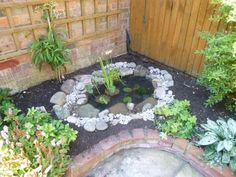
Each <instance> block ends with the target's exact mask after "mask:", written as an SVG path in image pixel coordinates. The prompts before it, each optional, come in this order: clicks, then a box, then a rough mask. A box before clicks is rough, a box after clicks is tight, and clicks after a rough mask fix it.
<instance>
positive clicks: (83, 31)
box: [79, 0, 85, 35]
mask: <svg viewBox="0 0 236 177" xmlns="http://www.w3.org/2000/svg"><path fill="white" fill-rule="evenodd" d="M79 1H80V11H81V16H83V15H84V7H83V4H84V3H83V2H84V0H79ZM81 24H82V35H84V34H85V24H84V20H82V21H81Z"/></svg>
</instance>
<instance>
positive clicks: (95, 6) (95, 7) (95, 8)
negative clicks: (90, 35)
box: [93, 0, 97, 32]
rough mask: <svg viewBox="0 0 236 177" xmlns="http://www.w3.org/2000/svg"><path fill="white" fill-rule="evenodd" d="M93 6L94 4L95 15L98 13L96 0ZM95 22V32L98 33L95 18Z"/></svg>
mask: <svg viewBox="0 0 236 177" xmlns="http://www.w3.org/2000/svg"><path fill="white" fill-rule="evenodd" d="M93 4H94V13H95V14H96V13H97V3H96V0H94V1H93ZM94 21H95V32H97V18H95V19H94Z"/></svg>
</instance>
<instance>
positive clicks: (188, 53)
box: [130, 0, 226, 75]
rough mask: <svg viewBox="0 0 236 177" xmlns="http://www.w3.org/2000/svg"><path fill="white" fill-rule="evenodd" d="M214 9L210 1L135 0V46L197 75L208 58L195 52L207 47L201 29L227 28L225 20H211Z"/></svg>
mask: <svg viewBox="0 0 236 177" xmlns="http://www.w3.org/2000/svg"><path fill="white" fill-rule="evenodd" d="M214 9H215V7H214V6H213V5H212V4H210V0H132V1H131V19H130V20H131V27H130V28H131V29H130V30H131V37H132V42H131V46H132V49H133V50H134V51H137V52H139V53H141V54H143V55H146V56H148V57H150V58H153V59H155V60H157V61H159V62H161V63H164V64H166V65H169V66H172V67H175V68H177V69H179V70H182V71H185V72H187V73H190V74H192V75H197V74H198V73H199V72H200V71H201V69H202V66H203V63H204V58H203V56H200V55H197V54H195V51H196V50H200V49H203V48H204V47H205V46H206V42H205V41H203V40H202V39H200V36H199V32H200V31H211V32H216V31H222V30H225V29H226V26H225V25H224V24H223V23H217V22H213V21H210V20H209V17H210V16H211V15H212V14H213V13H214Z"/></svg>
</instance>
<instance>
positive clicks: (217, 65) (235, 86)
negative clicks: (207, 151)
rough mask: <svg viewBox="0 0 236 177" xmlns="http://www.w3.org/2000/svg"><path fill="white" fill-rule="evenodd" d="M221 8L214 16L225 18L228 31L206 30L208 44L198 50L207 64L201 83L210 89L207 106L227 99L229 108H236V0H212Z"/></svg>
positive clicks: (204, 34)
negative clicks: (207, 31) (210, 31)
mask: <svg viewBox="0 0 236 177" xmlns="http://www.w3.org/2000/svg"><path fill="white" fill-rule="evenodd" d="M212 3H213V4H215V5H217V6H216V7H217V8H218V10H217V11H216V13H215V14H214V15H213V17H212V19H214V20H216V21H220V20H221V21H224V22H225V23H227V26H229V28H228V29H229V30H228V32H218V33H216V34H208V33H202V34H201V36H202V38H203V39H205V40H206V41H207V42H208V46H207V47H206V48H205V49H204V50H202V51H200V52H198V53H200V54H203V55H204V56H205V59H206V63H205V66H204V69H203V72H202V73H201V75H200V77H199V83H200V84H201V85H203V86H206V87H208V88H209V90H210V93H211V95H210V97H209V99H208V100H207V105H208V106H212V105H214V104H216V103H218V102H220V101H222V100H224V99H225V100H226V102H227V103H226V108H227V109H228V110H230V111H235V110H236V81H235V79H236V32H235V24H236V23H235V22H236V0H230V1H229V0H212Z"/></svg>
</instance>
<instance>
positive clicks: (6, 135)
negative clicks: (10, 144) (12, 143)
mask: <svg viewBox="0 0 236 177" xmlns="http://www.w3.org/2000/svg"><path fill="white" fill-rule="evenodd" d="M1 136H2V138H3V139H5V140H7V139H8V134H7V132H5V131H3V130H2V131H1Z"/></svg>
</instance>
